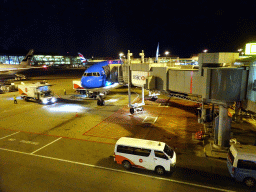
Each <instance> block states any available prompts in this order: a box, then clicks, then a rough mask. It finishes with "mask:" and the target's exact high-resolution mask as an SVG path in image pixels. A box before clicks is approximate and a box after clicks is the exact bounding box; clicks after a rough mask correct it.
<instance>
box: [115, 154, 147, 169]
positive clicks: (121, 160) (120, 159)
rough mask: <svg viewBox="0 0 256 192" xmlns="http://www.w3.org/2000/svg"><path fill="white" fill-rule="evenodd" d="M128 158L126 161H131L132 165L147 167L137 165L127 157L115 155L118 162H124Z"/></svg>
mask: <svg viewBox="0 0 256 192" xmlns="http://www.w3.org/2000/svg"><path fill="white" fill-rule="evenodd" d="M124 160H126V161H129V162H130V163H131V165H132V166H134V167H138V168H141V169H146V168H145V167H142V166H140V165H135V164H134V163H133V162H132V161H131V160H130V159H127V158H126V157H123V156H121V155H115V161H116V163H117V164H122V162H123V161H124Z"/></svg>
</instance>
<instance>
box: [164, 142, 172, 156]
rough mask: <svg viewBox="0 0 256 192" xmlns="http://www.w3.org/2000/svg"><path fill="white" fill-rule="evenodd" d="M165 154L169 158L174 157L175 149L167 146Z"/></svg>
mask: <svg viewBox="0 0 256 192" xmlns="http://www.w3.org/2000/svg"><path fill="white" fill-rule="evenodd" d="M164 152H165V153H166V154H167V155H168V156H169V157H171V158H172V157H173V149H172V148H170V147H169V146H168V145H165V147H164Z"/></svg>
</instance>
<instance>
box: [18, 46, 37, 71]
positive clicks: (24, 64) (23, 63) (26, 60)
mask: <svg viewBox="0 0 256 192" xmlns="http://www.w3.org/2000/svg"><path fill="white" fill-rule="evenodd" d="M33 54H34V49H30V50H29V52H28V54H27V55H26V57H25V58H24V59H23V60H22V61H21V63H20V66H21V67H27V66H29V65H30V63H31V59H32V57H33Z"/></svg>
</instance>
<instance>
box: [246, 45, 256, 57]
mask: <svg viewBox="0 0 256 192" xmlns="http://www.w3.org/2000/svg"><path fill="white" fill-rule="evenodd" d="M245 55H256V43H247V44H246V45H245Z"/></svg>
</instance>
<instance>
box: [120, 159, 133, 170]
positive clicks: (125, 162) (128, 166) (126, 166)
mask: <svg viewBox="0 0 256 192" xmlns="http://www.w3.org/2000/svg"><path fill="white" fill-rule="evenodd" d="M122 164H123V167H124V168H125V169H131V167H132V165H131V163H130V162H129V161H123V162H122Z"/></svg>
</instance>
